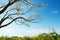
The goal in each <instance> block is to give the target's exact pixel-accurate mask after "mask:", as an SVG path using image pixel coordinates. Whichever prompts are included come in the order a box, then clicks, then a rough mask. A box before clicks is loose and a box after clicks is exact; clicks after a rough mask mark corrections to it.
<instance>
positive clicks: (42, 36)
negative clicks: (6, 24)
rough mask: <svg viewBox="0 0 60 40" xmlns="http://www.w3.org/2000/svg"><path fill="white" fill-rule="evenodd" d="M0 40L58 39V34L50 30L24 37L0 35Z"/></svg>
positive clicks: (59, 37) (59, 35) (59, 38)
mask: <svg viewBox="0 0 60 40" xmlns="http://www.w3.org/2000/svg"><path fill="white" fill-rule="evenodd" d="M0 40H60V34H57V33H56V32H51V33H49V34H47V33H42V34H39V35H37V36H32V37H29V36H24V37H18V36H12V37H7V36H0Z"/></svg>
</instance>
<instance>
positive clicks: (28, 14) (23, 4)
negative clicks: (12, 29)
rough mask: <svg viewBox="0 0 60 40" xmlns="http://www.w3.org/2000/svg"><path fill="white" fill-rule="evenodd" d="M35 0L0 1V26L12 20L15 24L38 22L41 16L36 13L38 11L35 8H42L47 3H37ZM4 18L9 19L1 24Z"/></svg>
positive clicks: (4, 25)
mask: <svg viewBox="0 0 60 40" xmlns="http://www.w3.org/2000/svg"><path fill="white" fill-rule="evenodd" d="M1 1H2V0H1ZM5 1H6V2H5ZM35 1H36V0H35ZM35 1H34V0H3V1H2V2H0V28H3V27H6V26H8V25H10V24H11V23H13V22H15V23H16V24H25V25H27V26H29V23H40V22H41V21H42V17H41V16H40V15H39V14H38V12H39V11H38V10H36V8H37V7H38V8H41V7H43V8H44V7H45V6H46V5H47V4H45V3H44V2H40V1H39V3H38V4H37V3H34V2H35ZM2 4H3V5H2ZM6 20H9V21H7V22H6V24H3V23H4V22H5V21H6Z"/></svg>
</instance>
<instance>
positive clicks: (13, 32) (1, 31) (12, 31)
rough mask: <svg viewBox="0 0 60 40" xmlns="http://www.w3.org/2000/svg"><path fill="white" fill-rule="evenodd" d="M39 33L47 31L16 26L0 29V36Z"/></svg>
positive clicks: (46, 31)
mask: <svg viewBox="0 0 60 40" xmlns="http://www.w3.org/2000/svg"><path fill="white" fill-rule="evenodd" d="M41 33H48V30H44V29H40V30H19V29H16V28H9V29H0V36H34V35H38V34H41Z"/></svg>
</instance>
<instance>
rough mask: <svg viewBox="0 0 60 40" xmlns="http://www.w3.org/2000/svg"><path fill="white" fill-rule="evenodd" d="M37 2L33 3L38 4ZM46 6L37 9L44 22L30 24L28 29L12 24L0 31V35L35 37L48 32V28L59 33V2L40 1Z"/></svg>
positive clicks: (54, 0) (51, 0) (58, 0)
mask: <svg viewBox="0 0 60 40" xmlns="http://www.w3.org/2000/svg"><path fill="white" fill-rule="evenodd" d="M38 1H39V0H36V1H34V2H36V3H38ZM41 1H43V2H44V3H46V4H48V5H47V6H46V8H44V9H43V8H37V9H39V10H40V11H41V12H43V14H40V13H39V15H41V16H42V18H43V20H44V21H42V22H41V23H35V24H33V23H31V24H30V27H27V26H25V25H23V24H22V25H16V24H15V23H12V24H11V25H9V26H7V27H4V28H2V29H0V35H1V36H2V35H7V36H26V35H29V36H31V35H36V34H39V33H43V32H46V33H47V32H48V30H49V26H51V28H53V29H54V30H56V31H57V32H58V33H60V31H59V30H60V0H41Z"/></svg>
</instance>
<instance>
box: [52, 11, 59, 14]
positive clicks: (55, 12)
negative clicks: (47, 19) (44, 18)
mask: <svg viewBox="0 0 60 40" xmlns="http://www.w3.org/2000/svg"><path fill="white" fill-rule="evenodd" d="M58 12H59V11H58V10H54V11H51V13H54V14H57V13H58Z"/></svg>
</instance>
